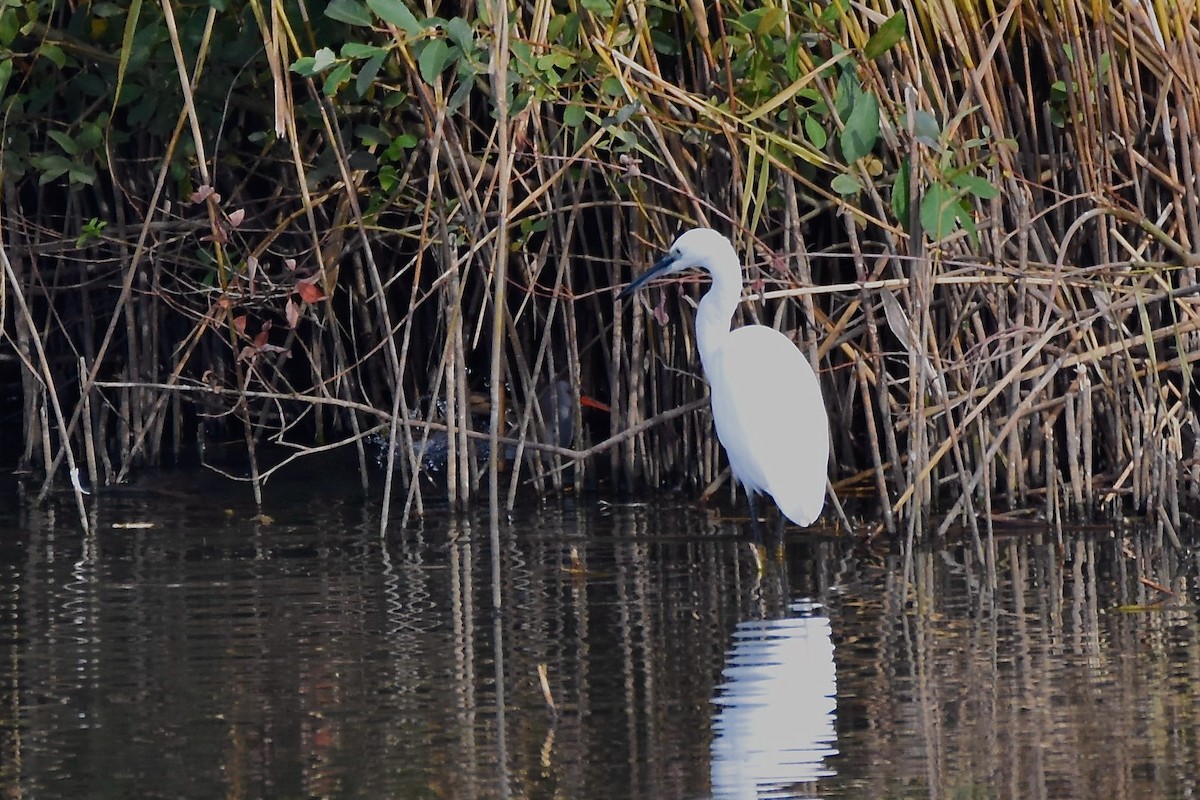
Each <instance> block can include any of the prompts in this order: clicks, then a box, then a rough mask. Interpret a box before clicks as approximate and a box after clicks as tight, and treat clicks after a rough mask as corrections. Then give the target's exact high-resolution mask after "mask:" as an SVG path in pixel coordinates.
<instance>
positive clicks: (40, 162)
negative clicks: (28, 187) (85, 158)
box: [33, 156, 75, 186]
mask: <svg viewBox="0 0 1200 800" xmlns="http://www.w3.org/2000/svg"><path fill="white" fill-rule="evenodd" d="M33 165H34V166H35V167H36V168H37V169H38V171H39V172H41V173H42V175H41V177H40V178H38V185H40V186H45V185H46V184H47V183H50V181H53V180H57V179H58V178H61V177H62V176H63V175H66V174H67V171H68V170H70V169H71V168H72V167H73V166H75V165H74V164H73V163H71V160H70V159H68V158H66V157H64V156H41V157H39V158H35V159H33Z"/></svg>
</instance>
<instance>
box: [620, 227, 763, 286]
mask: <svg viewBox="0 0 1200 800" xmlns="http://www.w3.org/2000/svg"><path fill="white" fill-rule="evenodd" d="M717 264H732V265H733V267H734V269H735V270H740V268H739V267H738V258H737V253H736V252H735V251H734V249H733V245H732V244H730V243H729V240H728V239H726V238H725V237H724V236H723V235H722V234H720V233H717V232H716V231H714V230H713V229H712V228H692V229H691V230H690V231H686V232H684V233H683V234H680V236H679V238H678V239H676V240H675V244H673V245H671V249H670V250H668V251H667V254H666V255H665V256H663V257H662V258H660V259H659V260H658V261H657V262H656V263H655V264H654V266H653V267H651V268H650V269H649V270H647V271H646V272H644V273H643V274H641V275H639V276H638V277H637V278H635V279H634V281H633V283H631V284H629V285H628V286H626V287H625V288H624V289H623V290H622V291H621V294H620V295H619V297H628V296H629V295H631V294H633V293H634V292H636V291H637V290H638V289H640V288H642V287H643V286H645V285H646V284H647V283H649V282H650V281H652V280H654V279H655V278H657V277H659V276H661V275H674V274H675V273H677V272H683V271H684V270H688V269H692V268H693V267H700V268H703V269H706V270H708V271H709V272H710V273H711V272H712V271H713V269H714V268H715V267H716V265H717Z"/></svg>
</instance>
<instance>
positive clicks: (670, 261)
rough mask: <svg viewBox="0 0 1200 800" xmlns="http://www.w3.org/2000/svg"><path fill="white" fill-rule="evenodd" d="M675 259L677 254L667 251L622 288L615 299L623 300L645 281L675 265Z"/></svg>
mask: <svg viewBox="0 0 1200 800" xmlns="http://www.w3.org/2000/svg"><path fill="white" fill-rule="evenodd" d="M677 260H678V256H675V255H672V254H671V253H667V254H666V255H665V256H663V257H662V258H660V259H659V260H658V261H655V262H654V266H653V267H651V268H650V269H648V270H646V271H645V272H643V273H642V274H641V275H639V276H637V277H636V278H634V279H633V283H631V284H629V285H628V286H626V287H625V288H624V289H622V290H621V293H620V294H619V295H617V299H618V300H624V299H625V298H626V297H629V296H630V295H631V294H633V293H634V292H636V291H637V290H638V289H640V288H642V287H643V286H645V285H646V284H647V283H649V282H650V281H652V280H654V279H655V278H657V277H658V276H659V275H662V274H663V273H664V272H666V271H667V270H669V269H670V268H671V267H672V266H674V265H675V262H676V261H677Z"/></svg>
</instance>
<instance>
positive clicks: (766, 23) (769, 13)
mask: <svg viewBox="0 0 1200 800" xmlns="http://www.w3.org/2000/svg"><path fill="white" fill-rule="evenodd" d="M764 12H765V13H764V14H763V15H762V18H761V19H760V20H759V21H758V25H757V26H756V27H755V29H754V32H755V33H757V34H758V35H759V36H766V35H767V34H769V33H771V32H772V31H774V30H775V29H776V28H778V27H779V26H780V24H781V23H782V22H783V21H784V20H785V19H787V12H786V11H784V10H783V9H782V8H774V7H772V8H767V9H764Z"/></svg>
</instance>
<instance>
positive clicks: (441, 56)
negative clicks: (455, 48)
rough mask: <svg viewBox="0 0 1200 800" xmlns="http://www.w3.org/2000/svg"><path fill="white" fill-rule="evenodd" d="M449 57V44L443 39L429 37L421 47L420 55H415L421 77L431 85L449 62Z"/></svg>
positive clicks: (450, 55)
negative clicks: (426, 42)
mask: <svg viewBox="0 0 1200 800" xmlns="http://www.w3.org/2000/svg"><path fill="white" fill-rule="evenodd" d="M451 57H452V54H451V52H450V45H448V44H446V40H445V39H431V40H430V41H429V43H428V44H426V45H425V47H423V48H422V49H421V55H419V56H417V66H418V67H419V68H420V70H421V79H422V80H423V81H425V82H426V83H428V84H429V85H430V86H432V85H433V84H434V82H435V81H436V80H437V78H438V76H439V75H441V74H442V71H443V70H444V69H446V65H447V64H449V63H450V59H451Z"/></svg>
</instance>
